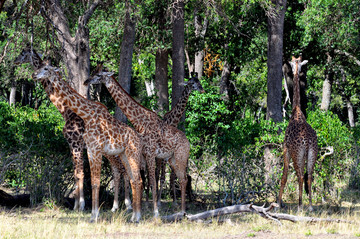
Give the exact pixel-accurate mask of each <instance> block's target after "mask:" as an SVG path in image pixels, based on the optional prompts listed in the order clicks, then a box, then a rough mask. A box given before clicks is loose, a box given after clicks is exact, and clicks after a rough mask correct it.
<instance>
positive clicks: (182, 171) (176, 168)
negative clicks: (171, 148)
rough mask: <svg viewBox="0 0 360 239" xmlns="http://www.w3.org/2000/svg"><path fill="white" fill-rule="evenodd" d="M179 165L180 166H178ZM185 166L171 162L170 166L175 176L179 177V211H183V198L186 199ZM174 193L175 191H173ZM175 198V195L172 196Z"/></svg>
mask: <svg viewBox="0 0 360 239" xmlns="http://www.w3.org/2000/svg"><path fill="white" fill-rule="evenodd" d="M179 166H180V167H179ZM186 166H187V165H179V164H175V165H174V164H172V168H173V170H174V172H175V174H176V177H177V178H178V179H179V184H180V190H181V212H185V209H186V208H185V199H186V184H187V176H186ZM174 193H175V192H174ZM174 198H176V197H174Z"/></svg>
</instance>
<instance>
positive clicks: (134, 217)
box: [130, 212, 141, 223]
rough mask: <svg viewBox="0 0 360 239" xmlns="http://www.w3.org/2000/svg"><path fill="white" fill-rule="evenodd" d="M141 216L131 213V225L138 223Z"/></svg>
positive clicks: (137, 213)
mask: <svg viewBox="0 0 360 239" xmlns="http://www.w3.org/2000/svg"><path fill="white" fill-rule="evenodd" d="M140 218H141V214H140V213H139V212H133V214H132V216H131V219H130V221H131V222H133V223H139V221H140Z"/></svg>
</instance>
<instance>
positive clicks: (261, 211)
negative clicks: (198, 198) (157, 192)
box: [161, 203, 353, 225]
mask: <svg viewBox="0 0 360 239" xmlns="http://www.w3.org/2000/svg"><path fill="white" fill-rule="evenodd" d="M276 207H278V204H277V203H272V204H271V205H270V206H269V207H267V208H265V207H264V206H255V205H252V204H244V205H233V206H228V207H222V208H218V209H214V210H209V211H205V212H201V213H198V214H195V215H189V214H186V213H175V214H172V215H168V216H164V217H162V218H161V219H162V221H163V222H176V221H181V220H183V219H184V218H186V219H187V220H189V221H197V222H203V221H204V220H206V219H208V218H214V217H219V216H224V215H229V214H234V213H256V214H258V215H260V216H262V217H264V218H266V219H269V220H272V221H274V222H276V223H278V224H279V225H281V222H280V220H288V221H291V222H294V223H295V222H337V223H340V222H343V223H353V222H352V221H347V220H342V219H332V218H316V217H301V216H294V215H290V214H284V213H270V211H271V210H272V209H273V208H276Z"/></svg>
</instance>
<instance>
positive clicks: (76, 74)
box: [41, 0, 100, 96]
mask: <svg viewBox="0 0 360 239" xmlns="http://www.w3.org/2000/svg"><path fill="white" fill-rule="evenodd" d="M99 3H100V0H95V1H88V3H87V6H86V7H85V9H84V14H83V15H81V16H79V17H78V22H77V23H76V24H77V28H76V30H75V35H74V36H72V29H71V28H70V23H72V24H75V23H74V22H71V19H68V18H67V15H66V14H65V11H64V10H67V9H65V7H68V6H67V5H66V4H67V2H61V1H60V0H49V1H45V3H42V4H43V5H42V6H41V8H42V14H43V15H44V18H45V19H46V20H47V21H48V24H50V25H51V27H53V28H54V30H55V32H56V37H57V40H58V42H59V45H60V47H61V50H60V55H61V57H62V59H63V62H64V63H65V65H66V68H67V73H68V79H69V80H70V84H71V85H72V86H73V88H74V89H75V90H77V91H78V92H79V93H80V94H81V95H83V96H86V93H87V88H86V87H85V86H84V84H83V83H84V81H85V80H86V79H87V78H88V77H89V75H90V47H89V30H88V28H87V23H88V22H89V20H90V18H91V16H92V14H93V13H94V11H95V9H96V8H97V6H98V5H99ZM65 5H66V6H65ZM73 17H75V16H73Z"/></svg>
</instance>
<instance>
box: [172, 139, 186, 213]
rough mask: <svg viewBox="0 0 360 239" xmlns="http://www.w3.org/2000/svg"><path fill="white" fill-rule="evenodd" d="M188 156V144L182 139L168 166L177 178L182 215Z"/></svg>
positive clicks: (184, 208)
mask: <svg viewBox="0 0 360 239" xmlns="http://www.w3.org/2000/svg"><path fill="white" fill-rule="evenodd" d="M189 154H190V144H189V141H188V140H187V139H186V137H185V138H183V139H182V142H180V143H179V144H178V147H177V148H176V150H175V153H174V156H173V158H172V159H171V160H170V165H171V166H172V168H173V170H174V172H175V174H176V176H177V178H178V179H179V183H180V190H181V212H184V213H185V210H186V207H185V200H186V185H187V180H188V179H187V175H186V169H187V166H188V159H189Z"/></svg>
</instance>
